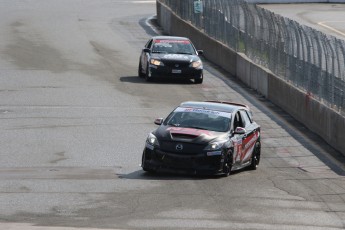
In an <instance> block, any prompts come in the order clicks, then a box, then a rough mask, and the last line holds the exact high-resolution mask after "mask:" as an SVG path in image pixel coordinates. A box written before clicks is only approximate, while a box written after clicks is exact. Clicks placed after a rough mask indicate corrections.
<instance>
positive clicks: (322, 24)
mask: <svg viewBox="0 0 345 230" xmlns="http://www.w3.org/2000/svg"><path fill="white" fill-rule="evenodd" d="M344 22H345V21H325V22H318V23H317V24H318V25H320V26H323V27H325V28H327V29H329V30H332V31H333V32H336V33H338V34H340V35H341V36H344V37H345V33H343V32H341V31H339V30H337V29H334V28H333V27H331V26H328V25H326V23H344Z"/></svg>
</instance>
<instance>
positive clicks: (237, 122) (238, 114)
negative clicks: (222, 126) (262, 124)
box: [234, 111, 244, 130]
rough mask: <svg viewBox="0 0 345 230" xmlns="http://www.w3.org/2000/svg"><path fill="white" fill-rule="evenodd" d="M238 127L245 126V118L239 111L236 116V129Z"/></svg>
mask: <svg viewBox="0 0 345 230" xmlns="http://www.w3.org/2000/svg"><path fill="white" fill-rule="evenodd" d="M237 127H242V128H244V124H243V120H242V117H241V114H240V112H239V111H238V112H237V113H236V114H235V117H234V130H235V129H236V128H237Z"/></svg>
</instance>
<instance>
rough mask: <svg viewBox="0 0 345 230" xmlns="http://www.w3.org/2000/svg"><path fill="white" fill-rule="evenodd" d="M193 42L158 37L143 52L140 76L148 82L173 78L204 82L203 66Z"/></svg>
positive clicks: (199, 53)
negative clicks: (154, 79)
mask: <svg viewBox="0 0 345 230" xmlns="http://www.w3.org/2000/svg"><path fill="white" fill-rule="evenodd" d="M202 53H203V51H202V50H198V51H197V50H196V49H195V47H194V45H193V44H192V42H191V41H190V40H189V39H188V38H184V37H172V36H156V37H153V38H151V39H150V40H149V41H148V42H147V43H146V45H145V48H144V49H143V50H142V52H141V55H140V59H139V67H138V75H139V77H145V79H146V80H147V81H150V80H151V79H153V78H162V77H171V78H183V79H194V83H196V84H201V83H202V81H203V65H202V61H201V59H200V58H199V55H201V54H202Z"/></svg>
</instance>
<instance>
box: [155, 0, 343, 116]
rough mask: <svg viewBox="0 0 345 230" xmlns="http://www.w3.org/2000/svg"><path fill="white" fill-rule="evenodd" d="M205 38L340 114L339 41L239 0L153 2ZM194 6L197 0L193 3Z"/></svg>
mask: <svg viewBox="0 0 345 230" xmlns="http://www.w3.org/2000/svg"><path fill="white" fill-rule="evenodd" d="M158 1H160V2H161V3H163V4H165V5H167V6H168V7H169V8H171V9H172V10H173V11H174V12H175V13H176V14H177V15H179V16H180V17H181V18H182V19H184V20H186V21H190V22H191V23H192V24H193V25H194V26H196V27H197V28H199V29H200V30H202V31H204V32H205V33H206V34H208V35H209V36H210V37H213V38H215V39H216V40H218V41H220V42H222V43H224V44H226V45H227V46H228V47H230V48H232V49H233V50H235V51H237V52H242V53H245V54H246V55H247V56H248V57H249V58H250V59H251V60H252V61H253V62H255V63H256V64H259V65H261V66H264V67H266V68H268V69H269V70H270V71H272V72H273V73H274V74H276V75H277V76H278V77H281V78H283V79H284V80H286V81H288V82H290V83H291V84H293V85H294V86H296V87H298V88H300V89H301V90H304V91H305V92H306V93H307V94H308V95H309V96H310V97H313V98H315V99H317V100H319V101H321V102H323V103H324V104H326V105H327V106H329V107H331V108H333V109H336V110H337V111H339V112H342V114H345V95H344V91H345V68H344V66H345V41H344V40H340V39H337V38H335V37H333V36H330V35H326V34H324V33H321V32H319V31H317V30H315V29H312V28H310V27H307V26H304V25H301V24H299V23H297V22H296V21H293V20H290V19H288V18H286V17H282V16H280V15H277V14H274V13H272V12H270V11H268V10H266V9H263V8H260V7H258V6H257V5H255V4H252V3H248V2H246V1H245V0H203V1H202V10H201V12H195V8H194V4H195V2H196V0H158ZM199 4H200V2H199Z"/></svg>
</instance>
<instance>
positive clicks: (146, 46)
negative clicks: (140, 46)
mask: <svg viewBox="0 0 345 230" xmlns="http://www.w3.org/2000/svg"><path fill="white" fill-rule="evenodd" d="M151 45H152V39H150V40H149V41H148V42H147V43H146V45H145V48H149V49H151Z"/></svg>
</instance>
